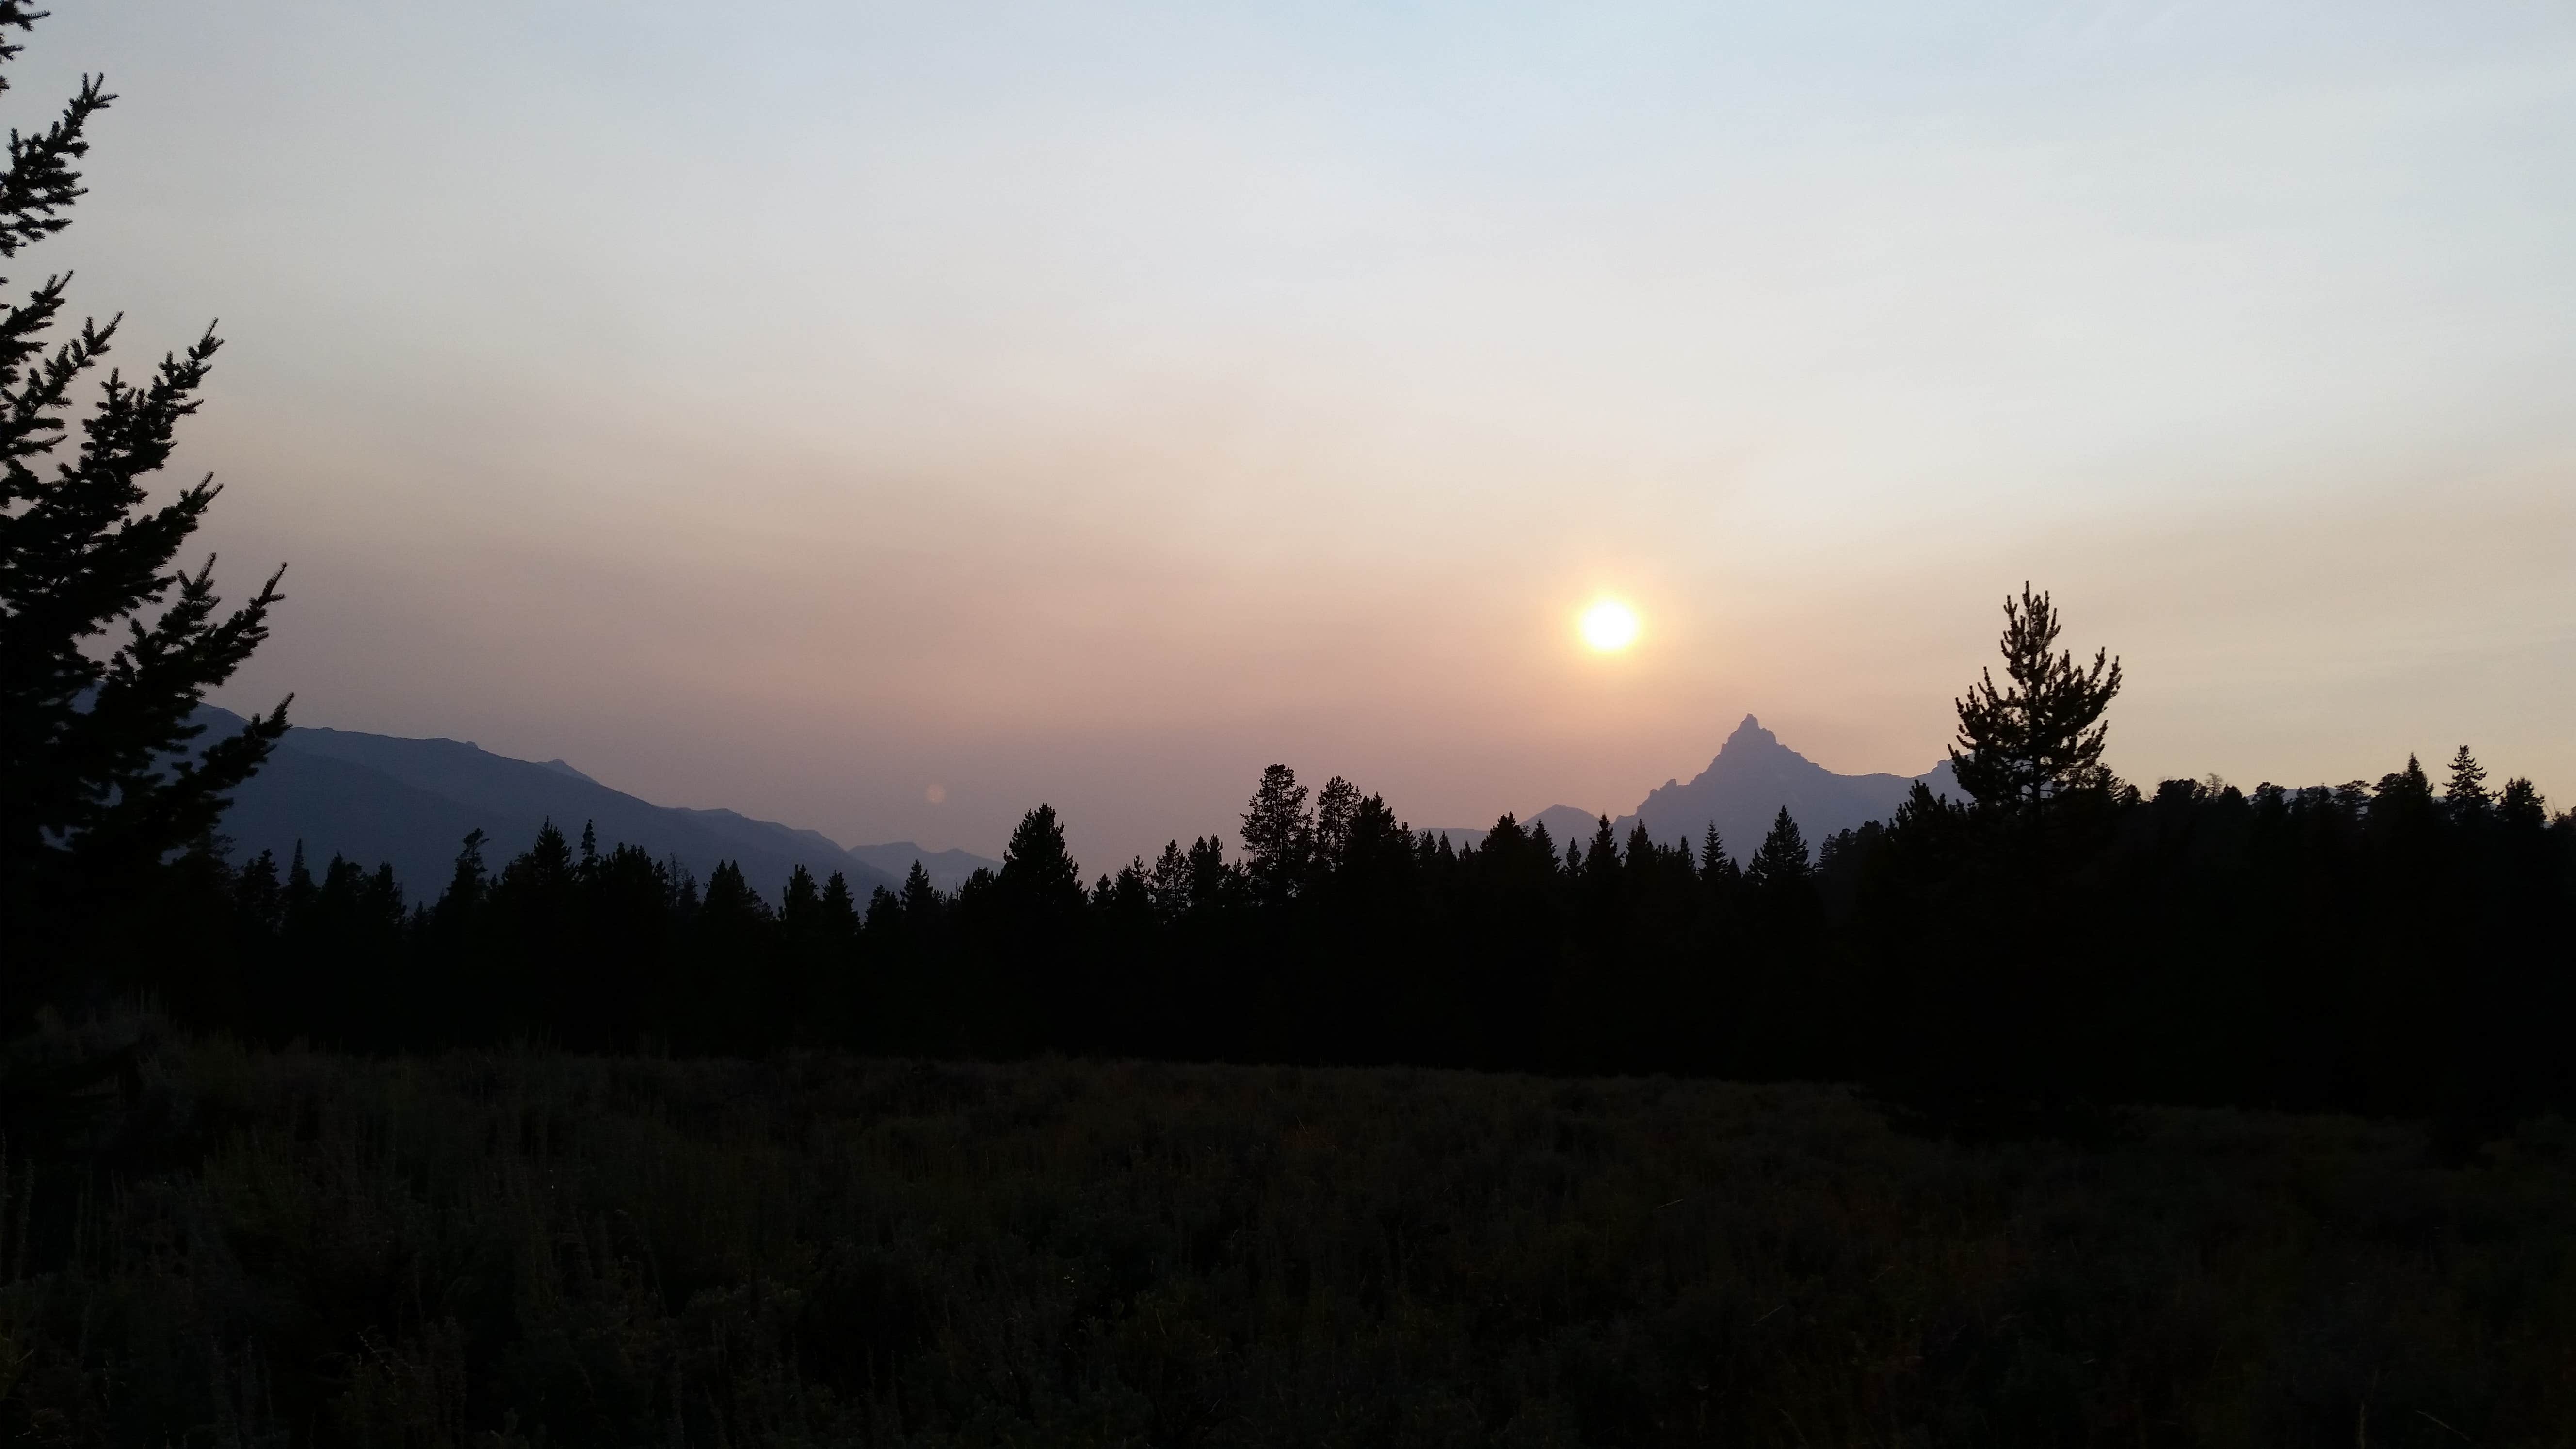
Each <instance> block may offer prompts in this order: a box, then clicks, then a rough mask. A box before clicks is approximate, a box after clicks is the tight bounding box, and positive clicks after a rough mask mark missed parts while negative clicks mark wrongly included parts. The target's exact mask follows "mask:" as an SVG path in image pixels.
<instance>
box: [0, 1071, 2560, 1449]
mask: <svg viewBox="0 0 2576 1449" xmlns="http://www.w3.org/2000/svg"><path fill="white" fill-rule="evenodd" d="M104 1090H105V1089H102V1091H104ZM109 1095H110V1096H111V1097H112V1099H113V1100H112V1102H110V1103H109V1105H107V1106H105V1107H103V1108H102V1111H101V1115H100V1116H99V1117H98V1119H97V1120H96V1121H94V1122H92V1123H91V1124H90V1126H89V1127H88V1128H87V1129H86V1130H89V1131H91V1132H93V1133H94V1134H95V1135H97V1136H98V1137H99V1138H100V1142H99V1144H94V1145H98V1146H99V1148H100V1150H101V1151H102V1152H103V1153H104V1154H105V1156H104V1160H106V1161H109V1162H111V1163H114V1164H116V1165H115V1166H114V1167H113V1168H112V1169H111V1170H107V1171H102V1172H96V1173H90V1172H76V1171H74V1170H72V1169H71V1168H68V1167H54V1166H48V1165H47V1164H46V1163H45V1162H44V1161H43V1160H41V1158H40V1159H38V1160H36V1161H35V1162H34V1163H33V1165H32V1166H31V1164H30V1161H29V1159H28V1157H27V1156H26V1154H25V1153H24V1151H18V1152H13V1154H12V1156H11V1158H10V1160H9V1162H8V1175H7V1180H6V1184H5V1197H6V1203H7V1213H8V1215H7V1220H6V1223H5V1232H0V1273H5V1280H6V1281H5V1286H4V1287H0V1334H5V1338H6V1342H5V1343H0V1432H5V1433H6V1434H7V1435H8V1436H9V1437H10V1439H11V1440H12V1441H13V1442H31V1443H64V1444H113V1445H163V1444H172V1445H177V1444H188V1445H251V1444H263V1445H265V1444H277V1445H283V1444H363V1445H383V1446H397V1445H400V1446H412V1445H418V1446H430V1445H467V1444H477V1445H539V1444H544V1445H594V1444H596V1445H644V1444H654V1445H681V1444H691V1445H753V1444H763V1445H766V1444H842V1443H848V1444H898V1443H900V1444H921V1445H934V1444H935V1445H1037V1444H1102V1445H1108V1444H1135V1445H1145V1444H1154V1445H1247V1446H1249V1445H1299V1446H1322V1445H1343V1444H1349V1445H1390V1446H1395V1445H1406V1446H1412V1445H1419V1446H1435V1445H1470V1444H1505V1445H1530V1446H1538V1445H1574V1444H1589V1445H1661V1444H1729V1445H1782V1446H1825V1445H1890V1446H1894V1445H2053V1444H2105V1445H2138V1444H2195V1445H2198V1444H2210V1445H2238V1444H2242V1445H2338V1446H2341V1445H2404V1444H2426V1445H2431V1444H2462V1443H2475V1444H2484V1445H2516V1444H2562V1443H2569V1442H2576V1131H2571V1129H2570V1128H2569V1127H2568V1126H2567V1125H2565V1124H2563V1123H2559V1122H2555V1121H2544V1122H2541V1123H2537V1124H2533V1125H2529V1126H2526V1127H2525V1128H2523V1129H2522V1130H2521V1131H2519V1132H2518V1133H2517V1134H2515V1135H2514V1136H2512V1137H2510V1138H2508V1139H2506V1140H2503V1141H2500V1142H2496V1143H2492V1144H2489V1145H2487V1146H2485V1147H2483V1148H2481V1149H2479V1150H2477V1151H2475V1152H2469V1153H2461V1152H2457V1151H2450V1152H2436V1151H2434V1150H2432V1149H2431V1148H2430V1147H2429V1146H2428V1142H2427V1139H2426V1136H2425V1134H2424V1132H2423V1131H2422V1130H2421V1129H2420V1128H2418V1127H2415V1126H2411V1125H2407V1124H2402V1123H2393V1122H2365V1121H2359V1120H2353V1119H2346V1118H2325V1117H2311V1118H2297V1117H2279V1116H2263V1115H2256V1114H2248V1113H2238V1112H2195V1111H2181V1110H2143V1111H2139V1112H2136V1113H2133V1114H2129V1115H2127V1116H2126V1117H2125V1118H2124V1119H2123V1120H2122V1121H2121V1122H2120V1124H2119V1126H2118V1130H2116V1131H2112V1132H2109V1133H2105V1134H2099V1135H2098V1136H2097V1137H2096V1138H2095V1139H2093V1140H2091V1141H2088V1142H2081V1143H2069V1142H2066V1141H2049V1140H2022V1141H1983V1142H1963V1141H1957V1140H1951V1139H1947V1138H1943V1137H1940V1136H1936V1135H1928V1134H1922V1133H1915V1132H1908V1131H1903V1130H1899V1129H1898V1128H1897V1127H1895V1126H1892V1125H1891V1123H1890V1121H1889V1119H1888V1116H1887V1114H1886V1113H1885V1112H1883V1111H1882V1110H1880V1109H1879V1108H1878V1107H1876V1106H1875V1105H1873V1104H1872V1103H1870V1102H1869V1101H1867V1100H1865V1099H1863V1098H1861V1097H1859V1096H1856V1095H1855V1094H1853V1093H1851V1092H1848V1091H1844V1090H1838V1089H1832V1088H1821V1087H1803V1086H1778V1087H1768V1086H1742V1085H1730V1084H1725V1083H1716V1082H1699V1081H1677V1080H1664V1079H1614V1080H1550V1079H1543V1078H1531V1077H1510V1076H1481V1075H1474V1074H1465V1073H1444V1072H1428V1071H1412V1070H1314V1069H1303V1070H1290V1069H1268V1068H1246V1067H1216V1066H1167V1065H1147V1064H1132V1063H1098V1062H1084V1061H1064V1060H1040V1061H1033V1062H1026V1063H1020V1064H1010V1065H973V1064H947V1063H925V1062H908V1061H878V1060H864V1059H855V1058H849V1057H841V1056H826V1055H815V1056H788V1057H782V1058H779V1059H776V1060H773V1061H770V1062H765V1063H748V1062H741V1061H666V1060H655V1059H638V1058H590V1057H575V1056H559V1055H546V1054H539V1053H526V1054H508V1053H496V1054H456V1055H449V1056H443V1057H436V1058H428V1059H395V1060H365V1059H353V1058H346V1057H337V1056H330V1055H320V1054H304V1053H292V1052H290V1053H279V1054H268V1053H253V1052H245V1051H243V1050H241V1049H239V1048H236V1047H232V1046H229V1045H226V1044H222V1043H209V1042H190V1041H184V1040H172V1041H165V1042H163V1043H161V1044H160V1045H158V1046H157V1047H155V1048H154V1049H152V1050H150V1051H149V1052H147V1053H146V1054H144V1055H143V1056H142V1057H141V1059H140V1060H139V1062H138V1064H137V1065H136V1066H135V1068H134V1069H133V1070H131V1071H129V1072H128V1073H126V1076H125V1080H124V1082H123V1083H122V1085H121V1086H119V1087H117V1088H116V1089H115V1090H114V1092H113V1093H111V1094H109ZM21 1135H22V1136H23V1135H24V1129H22V1134H21Z"/></svg>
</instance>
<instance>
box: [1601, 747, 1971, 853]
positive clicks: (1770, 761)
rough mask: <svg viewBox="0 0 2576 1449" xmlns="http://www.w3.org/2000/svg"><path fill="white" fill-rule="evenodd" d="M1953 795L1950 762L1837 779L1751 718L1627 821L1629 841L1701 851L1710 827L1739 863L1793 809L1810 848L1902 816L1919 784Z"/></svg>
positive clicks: (1622, 822) (1620, 825) (1620, 824)
mask: <svg viewBox="0 0 2576 1449" xmlns="http://www.w3.org/2000/svg"><path fill="white" fill-rule="evenodd" d="M1918 779H1919V780H1922V781H1924V782H1925V783H1926V784H1929V785H1930V786H1931V787H1932V788H1933V789H1934V790H1935V791H1938V792H1940V793H1943V794H1948V795H1954V796H1955V795H1957V794H1958V793H1959V789H1958V784H1957V782H1956V781H1955V780H1954V779H1953V778H1952V777H1951V774H1950V765H1949V762H1948V761H1946V760H1945V761H1943V762H1941V763H1940V764H1938V765H1935V766H1933V767H1932V768H1931V769H1930V770H1928V771H1926V772H1924V773H1923V774H1921V775H1887V774H1872V775H1838V774H1835V773H1834V772H1833V771H1831V770H1828V769H1826V768H1825V767H1824V766H1822V765H1819V764H1817V763H1816V762H1815V761H1813V760H1810V759H1808V758H1807V757H1806V756H1805V755H1802V754H1800V753H1798V752H1797V751H1796V750H1793V749H1791V748H1789V747H1788V746H1787V745H1784V744H1782V743H1780V737H1779V736H1778V735H1776V734H1773V733H1772V732H1771V731H1770V730H1767V729H1765V728H1763V727H1762V721H1761V720H1760V719H1758V718H1756V717H1754V716H1753V715H1750V714H1748V715H1746V716H1745V717H1744V719H1743V721H1742V722H1741V723H1739V724H1737V725H1736V727H1735V732H1734V733H1733V734H1730V735H1728V736H1727V737H1726V740H1725V742H1724V743H1723V744H1721V745H1720V746H1719V747H1718V751H1717V754H1716V755H1715V756H1714V757H1712V758H1711V759H1710V760H1709V762H1708V768H1707V769H1705V770H1702V771H1701V772H1700V773H1699V774H1698V775H1697V776H1696V777H1694V778H1693V779H1692V780H1691V781H1690V782H1689V783H1687V784H1684V783H1682V782H1680V781H1678V780H1668V781H1666V782H1665V783H1664V785H1663V787H1662V788H1661V789H1658V790H1656V791H1654V792H1653V793H1652V794H1649V795H1648V796H1647V797H1646V798H1645V801H1644V802H1643V803H1642V804H1640V805H1638V807H1637V808H1636V810H1635V811H1634V812H1633V813H1631V814H1628V815H1625V816H1622V817H1620V819H1619V820H1618V821H1617V822H1616V827H1617V829H1618V830H1619V831H1620V832H1621V833H1622V834H1625V833H1626V832H1627V831H1628V830H1629V829H1630V828H1631V827H1632V826H1634V825H1636V824H1637V823H1638V822H1640V821H1643V822H1644V823H1645V826H1646V829H1647V832H1648V833H1649V834H1651V835H1653V836H1654V837H1655V838H1656V839H1658V840H1666V841H1682V842H1687V843H1690V844H1693V845H1696V844H1697V843H1698V842H1699V840H1700V837H1701V835H1702V833H1703V832H1705V831H1706V830H1707V829H1708V827H1709V826H1710V825H1711V824H1714V825H1716V827H1717V830H1718V834H1719V836H1720V838H1722V839H1723V840H1724V841H1725V843H1726V848H1727V849H1728V850H1729V851H1730V852H1732V853H1733V854H1735V855H1737V856H1742V855H1744V854H1746V853H1748V852H1750V851H1751V850H1752V849H1753V847H1754V846H1755V845H1757V844H1759V843H1760V842H1761V839H1762V836H1763V834H1764V833H1765V832H1766V831H1768V830H1769V829H1770V828H1771V822H1772V820H1773V818H1774V817H1775V816H1777V815H1778V814H1779V812H1780V811H1781V810H1782V809H1783V808H1786V809H1787V810H1788V812H1789V817H1790V818H1791V819H1793V820H1795V821H1797V822H1798V828H1799V830H1800V831H1802V832H1803V833H1804V834H1805V835H1806V837H1807V839H1808V841H1809V842H1810V843H1813V842H1816V841H1819V840H1822V839H1823V838H1824V837H1825V836H1827V835H1830V834H1833V833H1834V832H1835V831H1838V830H1848V829H1851V828H1852V827H1854V826H1857V825H1861V824H1863V823H1865V822H1868V821H1871V820H1884V819H1886V818H1887V817H1888V816H1890V815H1892V814H1894V813H1895V811H1896V807H1897V804H1898V803H1899V802H1900V801H1902V800H1904V798H1905V795H1906V792H1907V791H1908V790H1911V789H1912V788H1914V782H1915V781H1916V780H1918Z"/></svg>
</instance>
